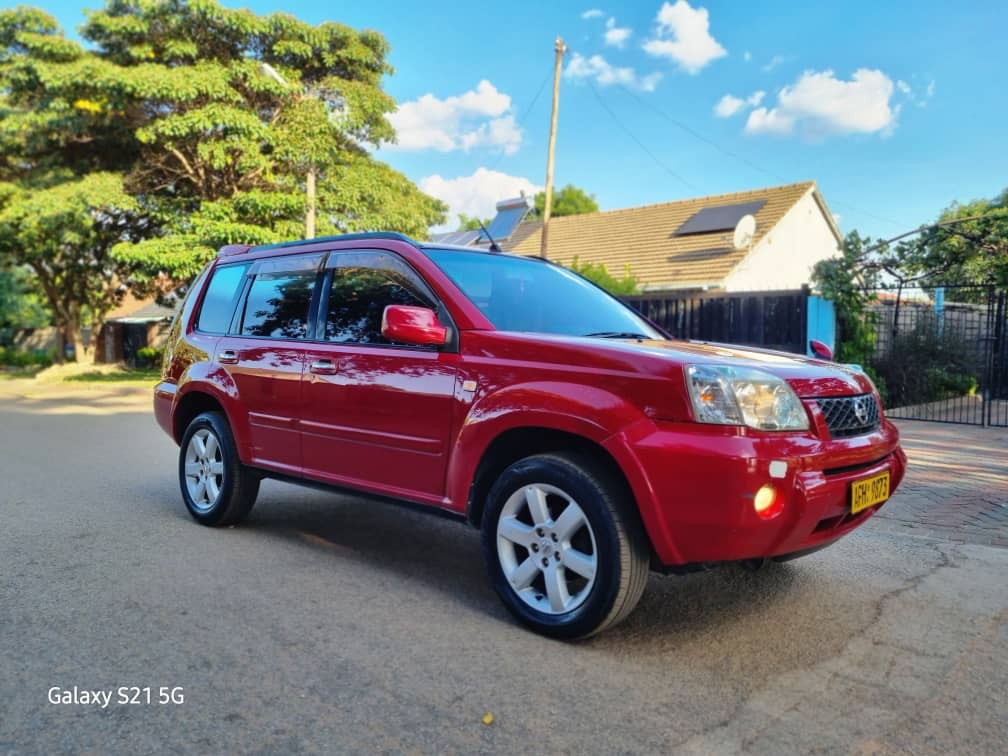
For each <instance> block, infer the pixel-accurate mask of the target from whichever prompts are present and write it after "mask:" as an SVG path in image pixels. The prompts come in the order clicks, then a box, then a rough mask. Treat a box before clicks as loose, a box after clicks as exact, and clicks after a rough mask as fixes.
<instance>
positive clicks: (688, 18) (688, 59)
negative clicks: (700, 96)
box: [644, 0, 728, 74]
mask: <svg viewBox="0 0 1008 756" xmlns="http://www.w3.org/2000/svg"><path fill="white" fill-rule="evenodd" d="M656 21H657V25H656V28H655V36H654V37H653V38H652V39H649V40H648V41H647V42H645V43H644V50H645V51H646V52H647V53H649V54H650V55H654V56H655V57H659V58H669V59H670V60H673V61H675V62H676V63H678V64H679V65H680V67H682V68H683V69H684V70H685V71H687V72H689V73H691V74H695V73H697V72H699V71H700V69H702V68H703V67H704V66H706V65H707V64H708V63H710V62H711V61H712V60H716V59H717V58H720V57H722V56H724V55H727V54H728V51H727V50H725V49H724V48H723V47H722V46H721V44H720V43H719V42H718V41H717V40H716V39H714V37H712V36H711V33H710V17H709V14H708V13H707V9H706V8H693V7H692V6H691V5H690V4H689V3H688V2H686V0H676V2H675V4H672V3H663V4H662V7H661V9H660V10H659V11H658V17H657V19H656Z"/></svg>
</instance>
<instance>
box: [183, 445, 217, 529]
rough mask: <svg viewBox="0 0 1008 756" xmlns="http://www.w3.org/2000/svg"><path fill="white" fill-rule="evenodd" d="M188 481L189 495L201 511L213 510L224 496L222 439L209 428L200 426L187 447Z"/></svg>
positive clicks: (186, 467) (186, 465) (186, 472)
mask: <svg viewBox="0 0 1008 756" xmlns="http://www.w3.org/2000/svg"><path fill="white" fill-rule="evenodd" d="M185 482H186V489H187V490H188V491H189V498H190V499H191V500H192V503H193V506H194V507H195V508H196V509H197V510H198V511H199V512H209V511H210V510H211V509H213V508H214V505H216V504H217V500H218V499H220V495H221V487H222V486H223V485H224V457H223V455H222V453H221V448H220V441H219V440H218V439H217V436H216V435H214V433H213V431H212V430H210V429H209V428H200V429H199V430H198V431H196V432H195V433H194V434H193V435H192V438H190V439H189V445H188V446H187V447H186V454H185Z"/></svg>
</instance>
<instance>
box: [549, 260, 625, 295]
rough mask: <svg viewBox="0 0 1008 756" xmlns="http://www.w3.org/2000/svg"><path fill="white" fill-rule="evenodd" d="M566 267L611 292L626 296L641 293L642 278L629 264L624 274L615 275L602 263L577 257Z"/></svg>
mask: <svg viewBox="0 0 1008 756" xmlns="http://www.w3.org/2000/svg"><path fill="white" fill-rule="evenodd" d="M566 267H568V268H570V269H571V270H573V271H574V272H575V273H577V274H578V275H580V276H584V277H585V278H587V279H588V280H589V281H591V282H592V283H593V284H595V285H596V286H600V287H601V288H603V289H605V290H606V291H608V292H609V293H610V294H615V295H616V296H624V295H629V294H638V293H640V280H638V278H637V276H635V275H634V274H633V273H632V272H631V271H630V266H629V265H627V266H626V269H625V270H624V271H623V275H622V276H614V275H613V274H612V273H610V272H609V270H608V268H606V266H605V265H603V264H602V263H583V262H581V261H580V260H579V259H578V258H577V257H575V258H574V259H573V260H571V262H570V264H569V265H567V266H566Z"/></svg>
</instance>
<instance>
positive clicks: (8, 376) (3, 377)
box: [0, 365, 44, 381]
mask: <svg viewBox="0 0 1008 756" xmlns="http://www.w3.org/2000/svg"><path fill="white" fill-rule="evenodd" d="M43 369H44V367H43V366H42V365H32V366H30V367H0V381H9V380H13V379H17V378H34V377H35V376H36V375H37V374H38V372H39V371H40V370H43Z"/></svg>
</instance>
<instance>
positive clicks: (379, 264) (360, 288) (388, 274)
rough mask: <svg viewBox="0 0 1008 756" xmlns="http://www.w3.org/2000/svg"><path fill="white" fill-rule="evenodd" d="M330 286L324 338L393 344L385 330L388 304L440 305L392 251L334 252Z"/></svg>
mask: <svg viewBox="0 0 1008 756" xmlns="http://www.w3.org/2000/svg"><path fill="white" fill-rule="evenodd" d="M327 267H329V268H331V270H332V285H331V288H330V291H329V300H328V303H327V305H326V319H325V332H324V336H323V338H324V339H325V340H326V341H333V342H339V343H354V344H392V343H394V342H391V341H389V340H388V339H386V338H385V337H384V336H382V333H381V323H382V315H383V314H384V312H385V308H386V307H388V306H389V305H410V306H413V307H429V308H431V309H434V310H436V309H437V302H436V301H435V299H434V297H433V295H432V294H431V293H430V292H429V290H428V289H427V287H426V286H425V285H424V283H423V282H422V281H421V280H420V278H419V276H417V274H416V273H415V272H414V271H413V269H412V268H410V267H409V266H408V265H407V264H406V263H405V262H403V261H402V260H401V259H399V258H398V257H397V256H396V255H393V254H392V253H389V252H379V251H373V252H348V253H338V254H334V255H331V256H330V258H329V263H328V264H327Z"/></svg>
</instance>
